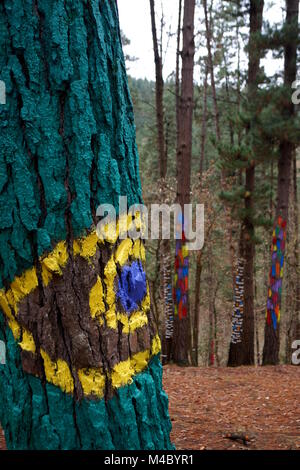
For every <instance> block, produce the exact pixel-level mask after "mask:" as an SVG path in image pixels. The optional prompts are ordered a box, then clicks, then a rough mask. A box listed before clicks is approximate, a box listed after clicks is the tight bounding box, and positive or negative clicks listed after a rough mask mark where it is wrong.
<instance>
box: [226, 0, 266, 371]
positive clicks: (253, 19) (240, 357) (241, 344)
mask: <svg viewBox="0 0 300 470" xmlns="http://www.w3.org/2000/svg"><path fill="white" fill-rule="evenodd" d="M263 8H264V1H263V0H253V1H250V37H249V47H248V49H249V62H248V96H249V103H251V104H252V103H255V98H256V94H257V79H258V74H259V64H260V52H259V51H257V46H256V42H255V41H256V35H257V34H258V33H260V32H261V28H262V19H263ZM253 112H254V111H253ZM248 131H251V128H250V127H249V129H248ZM253 151H254V153H255V148H253ZM254 189H255V165H254V162H252V161H251V162H249V165H248V167H247V168H246V180H245V214H246V216H245V218H244V220H243V223H242V227H241V241H240V244H241V246H242V252H243V256H242V258H241V259H240V260H239V263H242V264H243V267H240V270H241V271H242V273H243V281H242V282H243V288H242V292H241V293H240V294H241V299H239V302H240V301H241V302H242V311H239V315H238V316H239V318H238V327H239V334H238V341H237V342H235V341H234V342H233V341H231V344H230V352H229V362H228V365H231V366H233V365H253V364H254V362H255V360H254V323H255V318H254V279H253V276H254V272H253V271H254V240H253V238H254V225H253V212H254V206H253V196H254ZM236 290H239V287H238V286H237V287H236ZM234 318H235V313H234V314H233V320H234ZM233 328H234V321H233ZM232 338H234V332H233V336H232ZM231 349H232V351H231Z"/></svg>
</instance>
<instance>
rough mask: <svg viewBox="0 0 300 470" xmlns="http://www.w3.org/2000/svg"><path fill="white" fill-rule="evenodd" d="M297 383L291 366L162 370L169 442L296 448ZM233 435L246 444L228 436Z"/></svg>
mask: <svg viewBox="0 0 300 470" xmlns="http://www.w3.org/2000/svg"><path fill="white" fill-rule="evenodd" d="M299 384H300V367H295V366H276V367H238V368H223V367H222V368H204V367H198V368H196V367H188V368H182V367H177V366H173V365H171V366H165V367H164V388H165V390H166V392H167V393H168V395H169V403H170V416H171V420H172V425H173V430H172V436H171V438H172V442H173V443H174V444H175V445H176V448H177V449H178V450H180V449H185V450H187V449H200V450H205V449H230V450H233V449H236V450H240V449H245V450H247V449H295V450H296V449H299V450H300V406H299V394H300V385H299ZM232 434H234V435H237V436H238V437H246V436H247V438H248V439H249V440H247V441H245V442H244V443H243V442H242V440H231V439H229V438H228V437H226V436H228V435H232ZM4 448H5V441H4V437H3V434H2V431H1V430H0V450H3V449H4Z"/></svg>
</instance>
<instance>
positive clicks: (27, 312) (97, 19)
mask: <svg viewBox="0 0 300 470" xmlns="http://www.w3.org/2000/svg"><path fill="white" fill-rule="evenodd" d="M0 20H1V28H2V34H1V37H0V48H1V51H2V57H1V61H2V62H1V79H2V80H4V81H5V83H6V88H7V90H9V92H8V94H7V103H6V105H5V106H4V107H1V109H0V113H1V120H0V137H1V142H2V144H3V145H2V147H1V151H0V166H1V168H2V171H1V175H2V177H3V176H4V185H2V186H1V200H5V201H6V204H7V207H9V208H10V209H9V211H8V212H7V211H1V212H0V228H1V231H0V247H1V251H0V259H1V263H0V264H1V275H0V283H1V285H0V306H1V313H0V339H1V341H4V342H5V343H6V350H7V351H8V354H7V357H6V364H5V365H1V366H0V396H1V400H0V422H1V425H2V427H3V429H4V431H5V437H6V443H7V447H8V448H9V449H111V450H113V449H159V448H161V449H169V448H171V447H172V446H171V444H170V440H169V433H170V427H171V426H170V420H169V417H168V411H167V402H166V395H165V393H164V392H163V391H162V384H161V377H162V367H161V364H160V360H159V349H160V346H159V338H158V336H157V333H156V329H155V325H154V321H153V316H152V312H151V310H150V302H149V295H148V287H147V283H146V276H145V271H144V247H143V244H142V243H141V241H140V240H136V241H134V240H131V239H130V238H125V240H123V239H121V237H120V232H117V233H115V231H114V230H113V226H111V227H110V226H109V229H111V230H109V235H110V238H109V240H106V241H105V242H104V241H102V240H101V239H100V238H99V237H98V236H97V232H96V231H95V224H96V222H97V220H96V219H95V212H96V208H97V207H98V206H99V204H101V203H110V204H112V205H113V206H114V207H115V208H116V210H117V212H118V211H119V207H118V196H119V195H127V197H128V203H129V205H131V204H133V203H140V202H141V187H140V180H139V175H138V164H137V160H138V155H137V151H136V145H135V127H134V118H133V108H132V103H131V99H130V94H129V89H128V85H127V79H126V69H125V63H124V57H123V53H122V47H121V40H120V31H119V21H118V13H117V6H116V2H112V1H109V0H101V1H98V0H97V1H96V0H90V1H89V2H84V1H77V2H70V1H65V0H56V1H55V2H48V1H43V0H39V1H34V2H32V1H21V0H16V1H14V2H10V1H5V2H1V5H0ZM4 143H5V144H4ZM4 213H5V214H4ZM134 220H136V219H134ZM132 223H135V222H134V221H133V222H132ZM120 230H121V228H120Z"/></svg>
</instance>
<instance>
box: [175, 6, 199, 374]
mask: <svg viewBox="0 0 300 470" xmlns="http://www.w3.org/2000/svg"><path fill="white" fill-rule="evenodd" d="M194 20H195V1H194V0H185V1H184V8H183V27H182V52H181V57H182V72H181V86H180V95H179V99H178V113H179V114H178V115H179V118H178V119H177V126H178V130H177V131H178V136H177V201H178V203H179V204H180V206H181V209H182V218H180V219H179V220H177V227H178V228H177V231H178V232H179V233H180V235H181V239H178V240H176V253H175V285H174V310H175V316H174V336H173V357H174V360H175V362H176V363H178V364H182V365H187V364H188V363H189V349H190V341H191V338H190V336H191V334H190V317H189V300H188V281H189V254H188V248H187V243H186V240H185V229H184V219H183V211H184V205H185V204H188V203H190V192H191V159H192V122H193V106H194V103H193V96H194V83H193V72H194V54H195V42H194ZM186 222H187V221H186Z"/></svg>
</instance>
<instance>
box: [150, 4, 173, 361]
mask: <svg viewBox="0 0 300 470" xmlns="http://www.w3.org/2000/svg"><path fill="white" fill-rule="evenodd" d="M150 12H151V25H152V39H153V50H154V63H155V77H156V81H155V96H156V126H157V142H158V162H159V176H160V189H161V196H162V202H163V203H165V198H166V184H165V178H166V176H167V164H168V159H167V156H168V154H167V145H166V139H165V118H164V106H163V92H164V80H163V66H162V56H161V54H159V48H158V41H157V34H156V23H155V5H154V0H150ZM160 279H161V297H162V302H163V314H164V327H163V329H162V361H163V364H166V363H168V362H169V361H170V359H171V344H172V337H173V322H174V312H173V298H172V277H171V245H170V240H161V243H160Z"/></svg>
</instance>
